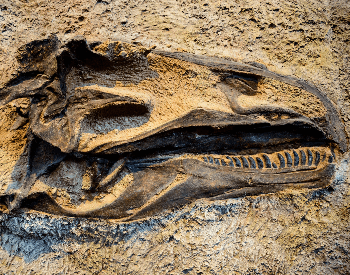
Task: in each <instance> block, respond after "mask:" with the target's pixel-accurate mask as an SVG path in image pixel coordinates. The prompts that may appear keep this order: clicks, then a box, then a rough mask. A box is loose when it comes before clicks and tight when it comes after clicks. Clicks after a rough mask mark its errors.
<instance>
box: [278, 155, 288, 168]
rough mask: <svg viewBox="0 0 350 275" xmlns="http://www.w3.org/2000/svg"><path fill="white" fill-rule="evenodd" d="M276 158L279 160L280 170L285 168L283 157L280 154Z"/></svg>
mask: <svg viewBox="0 0 350 275" xmlns="http://www.w3.org/2000/svg"><path fill="white" fill-rule="evenodd" d="M277 156H278V158H279V160H280V168H284V167H286V161H285V159H284V157H283V156H282V155H281V154H280V153H278V154H277Z"/></svg>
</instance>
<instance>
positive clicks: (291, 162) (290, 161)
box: [284, 152, 293, 167]
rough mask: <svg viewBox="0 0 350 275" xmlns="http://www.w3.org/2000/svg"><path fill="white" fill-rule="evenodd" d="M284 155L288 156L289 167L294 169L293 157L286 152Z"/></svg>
mask: <svg viewBox="0 0 350 275" xmlns="http://www.w3.org/2000/svg"><path fill="white" fill-rule="evenodd" d="M284 154H285V155H286V158H287V166H288V167H292V165H293V159H292V156H291V155H290V154H289V153H288V152H285V153H284Z"/></svg>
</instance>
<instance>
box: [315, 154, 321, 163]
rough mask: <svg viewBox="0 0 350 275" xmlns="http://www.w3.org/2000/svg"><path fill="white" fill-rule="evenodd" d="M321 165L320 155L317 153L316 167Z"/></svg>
mask: <svg viewBox="0 0 350 275" xmlns="http://www.w3.org/2000/svg"><path fill="white" fill-rule="evenodd" d="M319 163H320V153H319V152H318V151H316V157H315V165H316V166H317V165H318V164H319Z"/></svg>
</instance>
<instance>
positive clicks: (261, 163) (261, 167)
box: [256, 157, 264, 169]
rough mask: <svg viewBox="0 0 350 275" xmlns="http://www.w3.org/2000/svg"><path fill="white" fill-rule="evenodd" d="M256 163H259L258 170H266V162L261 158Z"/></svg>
mask: <svg viewBox="0 0 350 275" xmlns="http://www.w3.org/2000/svg"><path fill="white" fill-rule="evenodd" d="M256 162H257V163H258V168H259V169H263V168H264V162H263V161H262V159H261V158H259V157H257V158H256Z"/></svg>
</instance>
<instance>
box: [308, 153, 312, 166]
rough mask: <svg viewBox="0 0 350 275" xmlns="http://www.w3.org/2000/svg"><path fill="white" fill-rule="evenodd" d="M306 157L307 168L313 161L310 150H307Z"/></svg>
mask: <svg viewBox="0 0 350 275" xmlns="http://www.w3.org/2000/svg"><path fill="white" fill-rule="evenodd" d="M307 155H308V164H307V165H309V166H311V165H312V160H313V156H312V152H311V151H310V149H307Z"/></svg>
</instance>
